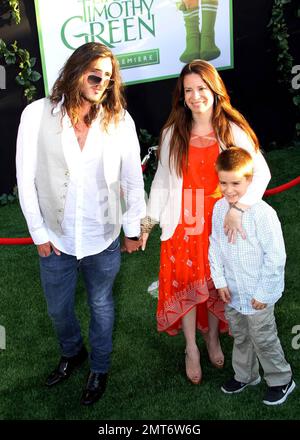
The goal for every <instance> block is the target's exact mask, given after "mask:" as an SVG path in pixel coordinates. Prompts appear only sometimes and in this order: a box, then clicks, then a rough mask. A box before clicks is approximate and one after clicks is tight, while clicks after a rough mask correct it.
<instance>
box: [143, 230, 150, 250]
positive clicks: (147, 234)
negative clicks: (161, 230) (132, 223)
mask: <svg viewBox="0 0 300 440" xmlns="http://www.w3.org/2000/svg"><path fill="white" fill-rule="evenodd" d="M148 238H149V232H143V233H142V251H144V250H145V249H146V244H147V240H148Z"/></svg>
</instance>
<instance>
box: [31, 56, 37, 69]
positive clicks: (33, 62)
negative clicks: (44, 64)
mask: <svg viewBox="0 0 300 440" xmlns="http://www.w3.org/2000/svg"><path fill="white" fill-rule="evenodd" d="M35 63H36V58H35V57H32V58H30V65H31V67H33V66H35Z"/></svg>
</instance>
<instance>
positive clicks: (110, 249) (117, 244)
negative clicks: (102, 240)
mask: <svg viewBox="0 0 300 440" xmlns="http://www.w3.org/2000/svg"><path fill="white" fill-rule="evenodd" d="M119 247H120V239H119V237H118V238H116V239H115V241H113V242H112V243H111V244H110V245H109V246H108V248H106V249H105V251H107V252H114V251H116V250H118V249H119Z"/></svg>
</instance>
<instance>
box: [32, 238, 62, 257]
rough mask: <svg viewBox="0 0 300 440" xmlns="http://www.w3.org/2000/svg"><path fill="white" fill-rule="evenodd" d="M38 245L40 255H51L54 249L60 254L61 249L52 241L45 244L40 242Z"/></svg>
mask: <svg viewBox="0 0 300 440" xmlns="http://www.w3.org/2000/svg"><path fill="white" fill-rule="evenodd" d="M36 247H37V251H38V254H39V256H40V257H49V255H50V254H51V252H52V250H53V252H55V253H56V255H60V251H59V250H58V249H57V248H56V247H55V246H54V244H52V243H51V241H48V242H47V243H43V244H38V245H37V246H36Z"/></svg>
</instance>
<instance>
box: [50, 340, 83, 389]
mask: <svg viewBox="0 0 300 440" xmlns="http://www.w3.org/2000/svg"><path fill="white" fill-rule="evenodd" d="M87 357H88V352H87V351H86V348H85V347H84V346H82V348H81V350H80V351H79V353H77V354H76V355H75V356H72V357H66V356H62V357H61V358H60V361H59V364H58V366H57V368H55V370H53V371H52V373H50V374H49V376H48V377H47V379H46V385H47V386H48V387H52V386H53V385H56V384H57V383H60V382H62V381H63V380H66V379H68V377H69V376H70V374H71V373H72V372H73V371H74V370H75V369H76V368H78V367H79V366H80V365H81V364H83V362H84V361H85V360H86V358H87Z"/></svg>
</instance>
